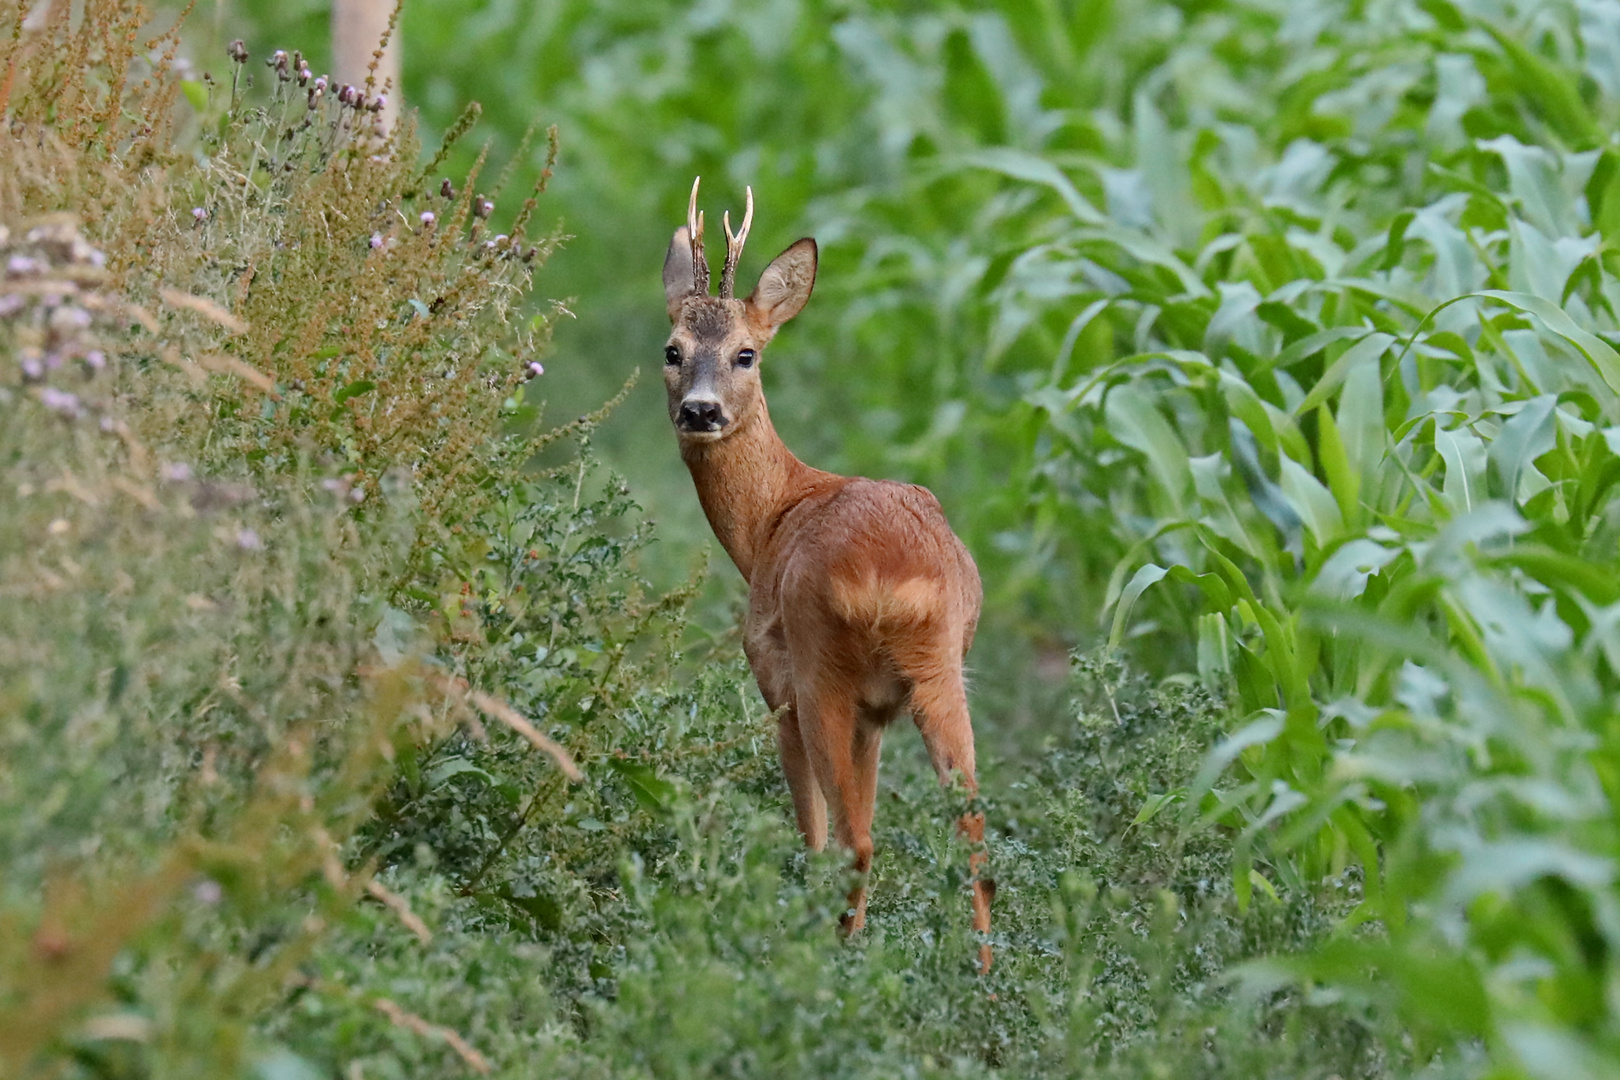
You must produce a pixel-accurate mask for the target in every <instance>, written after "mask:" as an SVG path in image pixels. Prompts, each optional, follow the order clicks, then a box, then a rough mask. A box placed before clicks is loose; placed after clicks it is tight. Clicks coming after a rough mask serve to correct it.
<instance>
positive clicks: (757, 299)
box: [748, 236, 816, 336]
mask: <svg viewBox="0 0 1620 1080" xmlns="http://www.w3.org/2000/svg"><path fill="white" fill-rule="evenodd" d="M815 286H816V242H815V241H814V240H812V239H810V238H809V237H808V236H807V237H805V238H804V239H803V240H798V241H795V242H794V243H793V245H792V246H791V247H789V248H788V249H787V250H786V251H784V252H782V254H780V255H778V256H777V257H776V258H775V259H773V260H772V261H771V265H769V266H767V267H766V268H765V272H764V273H763V274H761V275H760V276H759V284H758V285H756V286H755V287H754V292H753V294H752V295H751V296H749V297H748V316H749V320H750V321H751V322H753V323H754V325H755V327H756V328H757V329H758V330H760V331H761V332H763V333H764V334H766V335H767V336H769V335H771V334H775V333H776V331H777V328H778V327H780V326H781V325H782V324H783V323H785V322H787V321H788V320H789V319H791V318H793V316H795V315H797V314H798V313H799V312H800V311H801V310H803V308H804V305H805V302H806V301H808V300H809V299H810V290H811V289H813V288H815Z"/></svg>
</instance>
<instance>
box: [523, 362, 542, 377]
mask: <svg viewBox="0 0 1620 1080" xmlns="http://www.w3.org/2000/svg"><path fill="white" fill-rule="evenodd" d="M523 370H524V371H525V372H526V373H527V374H525V375H524V378H525V379H533V378H535V377H536V376H539V375H544V374H545V373H546V369H545V368H544V367H543V366H541V364H540V361H538V360H530V361H529V362H528V363H527V364H525V365H524V368H523Z"/></svg>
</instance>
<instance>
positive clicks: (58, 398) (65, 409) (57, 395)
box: [39, 386, 83, 417]
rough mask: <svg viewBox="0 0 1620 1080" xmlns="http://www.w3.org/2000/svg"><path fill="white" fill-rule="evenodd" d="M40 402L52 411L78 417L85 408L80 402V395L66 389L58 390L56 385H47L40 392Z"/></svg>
mask: <svg viewBox="0 0 1620 1080" xmlns="http://www.w3.org/2000/svg"><path fill="white" fill-rule="evenodd" d="M39 403H40V404H41V405H43V406H45V407H46V408H47V409H49V410H51V411H52V412H58V413H61V414H62V415H63V416H69V417H76V416H78V415H79V413H80V412H82V411H83V408H82V407H81V406H80V404H79V395H78V394H70V393H68V392H67V391H66V390H58V389H57V388H56V387H54V386H47V387H44V388H42V389H41V390H40V392H39Z"/></svg>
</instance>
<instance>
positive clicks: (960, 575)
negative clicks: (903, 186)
mask: <svg viewBox="0 0 1620 1080" xmlns="http://www.w3.org/2000/svg"><path fill="white" fill-rule="evenodd" d="M697 193H698V185H697V182H696V181H694V182H693V184H692V197H691V200H690V202H689V204H688V207H687V215H686V218H687V223H686V225H685V226H683V227H681V228H679V229H676V230H675V236H674V238H673V239H672V240H671V241H670V243H669V252H668V254H667V255H666V256H665V257H664V296H665V300H666V302H667V304H668V310H669V319H670V322H671V323H672V324H673V326H674V329H673V331H672V332H671V334H670V337H669V343H668V344H667V345H666V346H665V348H664V360H665V364H664V386H665V388H666V389H667V390H668V392H669V418H670V420H671V421H672V422H673V423H674V425H675V432H676V435H677V437H678V439H679V441H680V448H681V459H682V460H683V461H685V462H686V466H687V468H688V469H689V470H691V473H692V480H693V482H694V483H695V484H696V486H697V494H698V499H699V501H700V502H701V503H702V504H703V511H704V513H705V514H706V515H708V518H709V524H710V525H711V526H713V528H714V533H715V536H716V537H718V538H719V540H720V544H721V546H722V547H724V548H725V549H726V554H728V555H730V556H731V561H732V562H734V563H736V564H737V569H738V570H740V571H741V572H742V576H743V577H744V578H745V579H746V580H747V582H748V591H749V596H748V616H747V620H746V622H745V624H744V628H743V649H744V651H745V652H746V653H747V655H748V663H749V666H750V667H752V668H753V671H754V678H755V679H756V680H757V681H758V683H759V690H760V693H761V694H763V695H764V697H765V701H766V703H767V704H769V705H770V707H771V708H772V709H773V710H780V719H779V722H778V728H777V739H778V744H779V746H780V749H781V753H782V771H783V772H784V773H785V774H786V776H787V782H788V788H789V790H790V791H791V792H792V795H793V809H794V812H795V815H796V816H797V818H798V826H799V832H800V833H802V834H803V835H804V840H805V843H807V844H808V845H809V846H810V847H811V848H812V849H814V850H816V851H819V850H821V849H822V848H823V847H824V846H825V845H826V842H827V811H828V809H829V808H830V809H831V811H832V824H833V837H834V839H836V840H837V842H838V843H839V844H840V845H842V846H843V847H845V848H848V849H849V850H850V851H852V852H853V853H854V856H855V870H856V872H857V874H858V877H857V881H856V885H855V887H854V889H853V891H852V892H851V893H850V894H849V908H848V910H847V911H846V912H845V913H844V917H843V920H842V921H843V927H844V930H845V932H846V933H852V932H854V931H856V930H858V929H860V928H861V927H862V926H863V925H864V924H865V922H866V879H867V874H868V872H869V871H870V869H871V866H872V811H873V804H874V802H875V801H876V798H877V772H878V748H879V745H880V743H881V742H882V739H883V729H884V727H885V726H886V725H888V723H889V722H890V721H892V720H893V719H894V718H895V716H896V715H898V714H899V713H901V712H903V711H904V712H909V713H910V714H911V716H912V719H913V720H914V721H915V722H916V725H917V729H918V730H919V731H921V732H922V737H923V742H924V744H925V745H926V746H927V748H928V756H929V759H930V760H931V762H932V763H933V766H934V770H935V771H936V772H937V773H938V774H939V779H940V782H941V783H949V782H950V778H951V773H952V772H953V771H959V772H960V773H961V774H962V779H963V781H964V782H965V783H966V786H967V790H968V792H969V793H970V796H971V794H972V793H975V792H977V790H978V782H977V779H976V778H975V776H974V770H973V764H974V763H973V728H972V726H971V721H970V720H969V717H968V706H967V695H966V692H965V689H964V686H963V681H962V661H963V657H964V655H965V654H966V653H967V650H968V646H969V645H970V644H971V643H972V641H973V630H974V627H975V625H976V624H977V623H978V619H979V605H980V601H981V598H982V590H981V588H980V585H979V573H978V569H977V568H976V567H975V566H974V564H973V558H972V556H970V555H969V554H968V551H967V548H966V547H964V546H963V545H962V542H961V541H960V540H958V539H957V538H956V534H955V533H953V532H952V531H951V527H950V525H949V524H948V523H947V522H946V520H945V515H944V512H943V511H942V510H941V509H940V505H939V501H938V500H937V499H935V498H934V496H933V495H932V494H931V493H930V492H929V491H928V490H927V489H926V488H922V487H918V486H916V485H915V484H901V483H896V482H893V481H889V480H867V479H864V478H862V477H852V476H838V475H836V474H834V473H828V472H822V471H821V470H820V469H813V468H811V467H810V466H808V465H806V464H804V463H803V462H801V461H800V460H799V459H798V458H796V457H794V456H793V453H792V452H791V451H790V450H788V448H787V447H786V446H785V445H783V443H782V440H781V438H780V437H778V436H777V434H776V429H775V428H774V427H773V426H772V425H771V418H770V413H769V412H768V411H767V410H766V408H765V395H764V391H763V389H762V387H761V384H760V377H759V358H760V355H761V353H763V352H764V349H765V346H766V345H767V344H769V343H770V340H771V338H772V337H774V336H775V334H776V331H777V330H778V329H780V328H781V326H782V324H783V323H785V322H787V321H788V320H789V319H791V318H792V317H793V316H794V315H797V314H798V313H799V310H800V309H801V308H803V307H804V305H805V302H806V301H807V300H809V299H810V290H811V288H812V287H813V286H814V285H815V280H816V242H815V241H814V240H812V239H809V238H806V239H803V240H799V241H798V242H796V243H794V244H793V245H792V246H791V247H789V248H788V249H787V250H786V251H784V252H783V253H782V254H781V255H778V256H777V257H776V259H775V260H774V261H773V262H772V263H771V264H770V265H769V266H768V267H766V268H765V272H764V273H763V274H762V275H761V276H760V279H759V285H758V286H757V287H755V289H754V291H753V293H752V294H751V295H750V296H749V297H748V298H747V299H746V300H739V299H736V298H735V297H734V296H733V292H734V290H735V285H736V275H737V259H738V257H739V256H740V255H741V254H742V248H743V243H744V241H745V240H746V239H747V238H748V228H749V225H750V224H751V223H752V221H753V216H754V194H753V191H752V189H750V190H749V192H748V208H747V210H746V212H745V213H744V215H743V221H742V228H741V230H740V231H739V232H738V233H737V234H736V235H733V234H732V232H731V215H730V214H729V213H728V214H726V216H725V219H724V224H725V230H726V261H725V268H724V269H723V270H722V271H721V274H720V295H719V296H718V297H713V296H710V295H709V266H708V263H707V261H706V260H705V259H704V255H703V215H702V214H701V213H699V212H698V210H697ZM958 827H959V829H960V830H961V832H962V833H963V834H964V835H965V836H966V837H967V838H968V840H969V841H970V842H971V843H973V844H974V845H975V850H974V852H973V854H972V855H970V856H969V870H970V872H971V874H972V876H973V928H974V929H975V930H977V931H979V932H980V933H988V932H989V930H990V900H991V897H992V896H993V895H994V893H995V883H994V882H993V881H991V880H990V879H989V878H987V877H985V876H984V875H983V873H982V871H983V869H984V861H985V855H984V852H983V849H982V844H983V841H984V816H983V814H980V813H977V812H974V810H973V808H972V807H971V806H970V808H969V812H968V813H966V814H964V815H963V816H962V817H961V819H960V820H959V821H958ZM979 967H980V970H981V971H988V970H989V968H990V946H989V944H988V943H986V944H982V945H981V946H980V949H979Z"/></svg>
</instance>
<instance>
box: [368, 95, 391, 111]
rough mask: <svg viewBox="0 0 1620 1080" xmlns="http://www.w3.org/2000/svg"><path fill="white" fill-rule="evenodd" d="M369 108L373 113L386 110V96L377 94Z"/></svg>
mask: <svg viewBox="0 0 1620 1080" xmlns="http://www.w3.org/2000/svg"><path fill="white" fill-rule="evenodd" d="M370 108H371V111H372V112H374V113H380V112H382V111H383V110H384V109H386V108H388V95H387V94H378V95H377V96H376V97H375V98H374V99H372V102H371V106H370Z"/></svg>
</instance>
